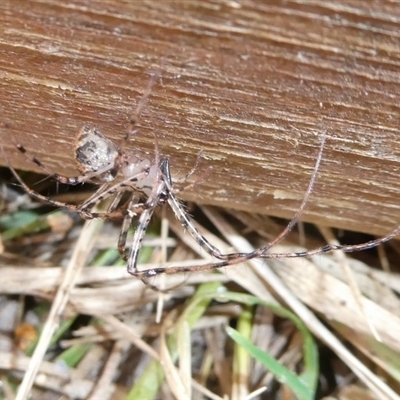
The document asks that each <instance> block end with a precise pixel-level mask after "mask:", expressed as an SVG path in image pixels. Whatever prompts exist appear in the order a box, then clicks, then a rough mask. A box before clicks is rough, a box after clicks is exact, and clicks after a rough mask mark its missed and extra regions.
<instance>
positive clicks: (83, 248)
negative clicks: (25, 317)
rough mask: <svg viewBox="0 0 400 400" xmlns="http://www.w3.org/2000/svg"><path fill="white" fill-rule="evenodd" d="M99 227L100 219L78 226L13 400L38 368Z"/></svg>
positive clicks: (20, 398)
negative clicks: (74, 239)
mask: <svg viewBox="0 0 400 400" xmlns="http://www.w3.org/2000/svg"><path fill="white" fill-rule="evenodd" d="M102 226H103V221H102V220H95V221H87V222H86V223H85V225H84V227H83V229H82V232H81V234H80V237H79V240H78V241H77V243H76V245H75V248H74V251H73V253H72V256H71V259H70V262H69V264H68V266H67V268H66V270H65V274H64V276H63V280H62V282H61V284H60V286H59V288H58V290H57V293H56V296H55V298H54V301H53V304H52V307H51V309H50V313H49V316H48V318H47V321H46V323H45V325H44V327H43V331H42V334H41V336H40V339H39V341H38V343H37V346H36V348H35V351H34V353H33V356H32V358H31V361H30V362H29V366H28V369H27V371H26V373H25V376H24V378H23V380H22V383H21V386H20V387H19V389H18V393H17V396H16V400H25V399H27V398H28V397H29V393H30V390H31V388H32V385H33V383H34V381H35V377H36V375H37V373H38V371H39V367H40V363H41V362H42V360H43V357H44V355H45V353H46V351H47V349H48V347H49V344H50V342H51V338H52V336H53V334H54V332H55V330H56V328H57V326H58V324H59V319H60V317H61V315H62V313H63V312H64V310H65V306H66V304H67V302H68V299H69V297H70V295H71V290H72V288H73V286H74V284H75V282H76V280H77V277H78V276H79V274H80V271H81V270H82V268H83V267H84V266H85V264H86V261H87V257H88V255H89V253H90V251H91V249H92V248H93V245H94V242H95V240H96V236H97V233H98V232H99V230H100V228H101V227H102Z"/></svg>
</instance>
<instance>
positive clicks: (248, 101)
mask: <svg viewBox="0 0 400 400" xmlns="http://www.w3.org/2000/svg"><path fill="white" fill-rule="evenodd" d="M0 30H1V35H0V85H1V87H0V107H1V130H0V137H1V143H2V145H3V148H4V150H5V152H6V154H7V156H8V157H9V159H10V161H11V162H12V164H13V165H14V166H15V167H16V168H26V169H32V170H33V169H37V168H35V166H34V165H32V164H30V163H28V162H27V161H26V160H25V159H24V158H23V157H21V155H19V154H17V152H16V150H15V148H14V147H13V139H12V138H15V140H17V141H19V142H21V143H23V144H24V146H25V147H27V148H28V149H31V150H32V151H34V152H35V154H36V155H37V156H38V157H39V158H40V159H41V160H42V161H43V162H46V163H47V164H48V165H49V166H50V167H51V168H54V170H55V171H57V172H59V173H66V174H70V175H74V174H75V170H74V167H73V156H72V153H73V141H74V136H75V135H76V133H77V132H78V131H79V129H80V127H81V126H82V124H83V123H84V122H90V123H92V124H95V125H96V126H97V127H98V128H100V129H101V130H102V131H103V132H104V133H105V134H106V135H108V136H109V137H110V138H112V139H115V140H119V139H120V138H121V137H122V135H123V134H124V133H125V132H126V131H127V129H129V117H130V115H131V114H132V112H133V110H134V109H135V106H136V104H137V103H138V101H139V100H140V98H141V95H142V93H143V92H144V91H145V88H146V86H147V83H148V81H149V77H150V76H151V74H152V73H154V72H156V73H159V74H160V78H159V79H158V80H157V82H156V84H155V85H154V87H153V89H152V93H151V96H150V98H149V101H148V104H147V105H146V106H145V108H144V110H143V112H142V116H141V119H140V124H139V125H140V131H139V133H138V134H137V135H136V136H135V138H134V141H132V146H131V147H132V150H133V151H136V150H137V151H139V150H140V151H143V152H147V153H148V155H149V157H152V156H153V153H154V144H153V143H154V136H153V135H154V134H155V135H156V136H157V139H158V142H159V145H160V148H161V150H162V152H163V153H164V154H169V155H170V156H171V163H172V169H173V172H175V173H177V172H181V173H183V172H185V171H186V170H187V169H189V168H191V165H192V164H193V162H194V160H195V158H196V154H197V152H198V151H199V150H200V149H204V158H205V160H204V162H203V163H202V166H201V169H206V168H207V167H208V166H210V165H212V166H213V168H214V169H213V172H212V173H211V174H210V175H209V176H208V177H207V178H206V179H205V180H204V181H203V182H201V183H200V184H199V185H197V186H195V187H194V188H193V189H192V190H191V191H188V192H186V193H182V197H183V198H185V199H190V200H195V201H197V202H201V203H208V204H216V205H220V206H223V207H234V208H237V209H244V210H251V211H256V212H261V213H269V214H272V215H278V216H284V217H290V216H292V215H293V212H294V210H295V209H296V208H297V207H298V205H299V203H300V202H301V199H302V196H303V193H304V191H305V189H306V187H307V184H308V179H309V177H310V175H311V172H312V169H313V165H314V160H315V157H316V154H317V152H318V146H319V143H320V140H321V135H322V134H323V133H325V134H326V136H327V142H326V148H325V153H324V160H323V163H322V166H321V169H320V172H319V175H318V182H317V185H316V187H315V192H314V194H313V196H312V198H311V200H310V205H309V207H308V209H307V211H306V213H305V215H304V216H303V219H304V220H307V221H313V222H317V223H321V224H324V225H329V226H337V227H343V228H349V229H356V230H361V231H366V232H372V233H378V234H382V233H385V232H387V231H389V230H391V229H392V227H394V226H395V225H397V224H399V223H400V202H399V198H400V196H399V193H400V183H399V180H398V171H399V169H400V144H399V133H398V128H399V126H400V124H399V122H400V109H399V93H400V8H399V7H398V6H397V5H396V4H395V3H393V2H389V1H388V2H385V1H382V2H375V3H373V2H360V1H356V0H354V1H351V0H348V1H339V0H337V1H330V2H325V1H322V0H321V1H283V0H282V1H273V2H261V1H256V0H254V1H250V0H249V1H237V2H236V1H222V0H218V1H217V0H215V1H207V2H205V1H197V0H196V1H195V0H192V1H190V2H189V1H182V2H169V1H165V2H164V1H163V2H158V1H131V2H123V1H118V0H95V1H90V2H87V1H82V0H80V1H78V0H75V1H68V2H57V1H51V0H42V1H15V0H9V1H2V2H1V3H0ZM2 162H3V163H4V160H2ZM199 173H200V174H201V170H200V171H199Z"/></svg>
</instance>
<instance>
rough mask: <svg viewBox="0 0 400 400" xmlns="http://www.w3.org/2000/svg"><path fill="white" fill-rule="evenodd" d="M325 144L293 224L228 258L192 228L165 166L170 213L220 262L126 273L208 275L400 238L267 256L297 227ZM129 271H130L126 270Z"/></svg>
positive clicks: (146, 276)
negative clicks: (234, 267) (257, 262)
mask: <svg viewBox="0 0 400 400" xmlns="http://www.w3.org/2000/svg"><path fill="white" fill-rule="evenodd" d="M324 144H325V137H323V139H322V141H321V146H320V150H319V153H318V157H317V160H316V163H315V167H314V170H313V174H312V176H311V179H310V182H309V185H308V188H307V191H306V193H305V196H304V198H303V201H302V203H301V205H300V207H299V209H298V210H297V212H296V213H295V215H294V217H293V218H292V220H291V221H290V222H289V223H288V225H287V226H286V228H285V229H284V230H283V231H282V232H281V233H280V234H279V235H278V236H277V237H276V238H275V239H274V240H272V241H271V242H270V243H268V244H266V245H265V246H262V247H260V248H258V249H256V250H254V251H252V252H250V253H230V254H222V253H221V252H220V251H219V250H218V249H217V248H216V247H215V246H213V245H212V244H211V243H210V242H209V241H208V240H207V239H206V238H204V237H203V236H202V235H201V234H200V233H199V231H198V230H197V229H196V227H195V226H194V225H193V223H192V222H191V220H190V219H189V217H188V215H187V213H186V212H185V210H184V208H183V207H182V205H181V204H180V202H179V200H178V199H177V198H176V196H175V194H174V188H173V186H172V180H171V178H170V172H169V164H166V165H165V166H164V168H161V169H162V173H163V177H164V182H163V183H164V187H165V190H166V193H167V201H168V204H169V205H170V207H171V208H172V210H173V211H174V213H175V216H176V217H177V218H178V219H179V221H180V222H181V224H182V226H183V227H184V228H185V229H186V230H187V231H188V232H189V233H190V234H191V236H192V237H193V238H194V239H195V240H196V241H197V243H198V244H199V245H200V246H201V247H202V248H203V249H204V250H205V251H207V252H208V253H209V254H210V255H212V256H213V257H215V258H217V259H219V260H221V261H217V262H209V263H206V264H203V265H189V266H184V267H176V266H168V267H159V268H152V269H148V270H143V271H139V270H137V269H136V267H134V268H131V269H130V270H129V272H130V273H131V274H132V275H134V276H136V277H138V278H140V279H142V280H143V281H145V282H146V281H147V280H148V279H149V278H151V277H154V276H157V275H159V274H167V275H173V274H177V273H190V272H200V271H209V270H214V269H219V268H223V267H227V266H230V265H235V264H239V263H243V262H246V261H248V260H251V259H254V258H260V259H268V258H273V259H276V258H296V257H311V256H314V255H317V254H323V253H327V252H331V251H335V250H341V251H344V252H355V251H361V250H367V249H370V248H373V247H376V246H378V245H380V244H383V243H385V242H387V241H389V240H391V239H393V238H394V237H396V236H398V235H399V234H400V226H398V227H396V228H395V229H394V230H393V231H392V232H390V233H389V234H387V235H386V236H383V237H381V238H378V239H375V240H371V241H368V242H365V243H361V244H356V245H325V246H322V247H318V248H316V249H312V250H309V251H303V252H292V253H269V250H270V249H271V248H272V247H273V246H275V245H276V244H277V243H278V242H280V241H281V240H282V239H283V238H285V237H286V236H287V235H288V234H289V232H290V231H291V230H292V229H293V227H294V226H295V225H296V223H297V222H298V221H299V218H300V216H301V214H302V212H303V210H304V208H305V206H306V204H307V202H308V199H309V197H310V195H311V193H312V190H313V187H314V184H315V180H316V176H317V172H318V169H319V165H320V163H321V159H322V152H323V147H324ZM141 218H145V216H144V215H143V214H142V215H141ZM131 266H134V264H131ZM128 268H129V267H128Z"/></svg>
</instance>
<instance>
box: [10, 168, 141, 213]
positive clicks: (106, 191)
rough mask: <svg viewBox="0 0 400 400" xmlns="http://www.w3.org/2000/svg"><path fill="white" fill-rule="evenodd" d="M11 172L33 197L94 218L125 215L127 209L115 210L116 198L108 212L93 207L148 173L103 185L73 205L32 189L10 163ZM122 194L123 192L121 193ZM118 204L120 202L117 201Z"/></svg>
mask: <svg viewBox="0 0 400 400" xmlns="http://www.w3.org/2000/svg"><path fill="white" fill-rule="evenodd" d="M9 168H10V171H11V173H12V174H13V175H14V177H15V179H16V180H17V181H18V183H19V184H20V185H21V187H22V188H23V189H24V191H25V192H26V193H27V194H28V195H29V196H31V197H32V198H34V199H36V200H38V201H40V202H42V203H45V204H50V205H52V206H54V207H60V208H65V209H67V210H69V211H73V212H76V213H78V214H79V215H80V217H82V218H83V219H94V218H107V219H120V218H122V217H124V216H125V210H115V207H116V205H113V204H114V202H115V201H116V199H114V200H113V203H112V205H111V206H110V207H109V209H108V210H107V211H106V212H91V209H92V208H93V207H94V206H95V205H96V204H98V203H99V202H101V201H103V200H105V199H107V198H108V197H110V196H111V195H113V194H114V193H116V192H117V191H118V190H120V188H121V187H123V188H126V187H128V186H129V182H134V181H137V180H138V179H140V178H143V177H145V176H146V175H147V171H143V172H141V173H138V174H137V175H136V176H134V177H130V178H126V179H124V180H123V181H121V182H119V183H117V184H114V185H112V186H110V187H108V188H107V187H106V186H107V185H106V184H105V185H102V186H101V187H100V188H99V189H98V190H97V191H96V192H95V194H94V195H93V196H91V197H90V199H89V200H86V201H85V202H83V203H82V204H78V205H73V204H68V203H64V202H61V201H57V200H53V199H50V198H49V197H46V196H43V195H41V194H40V193H38V192H36V191H34V190H32V189H31V188H30V187H29V186H28V185H27V184H26V183H25V182H24V181H23V180H22V179H21V177H20V176H19V175H18V173H17V171H15V169H14V168H13V167H12V166H11V165H9ZM121 196H122V193H121ZM120 199H121V197H119V196H118V202H119V201H120ZM117 204H118V203H117Z"/></svg>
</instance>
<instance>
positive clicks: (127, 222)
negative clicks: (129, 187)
mask: <svg viewBox="0 0 400 400" xmlns="http://www.w3.org/2000/svg"><path fill="white" fill-rule="evenodd" d="M137 202H138V196H137V195H136V194H132V196H131V198H130V199H129V201H128V205H127V208H126V214H125V217H124V219H123V221H122V226H121V232H120V234H119V237H118V252H119V254H120V256H121V258H122V259H123V260H124V261H128V257H129V254H128V253H127V252H126V238H127V236H128V230H129V227H130V226H131V224H132V219H133V218H134V217H135V216H136V215H137V214H136V212H134V211H133V210H132V209H134V208H135V206H137V205H138V204H137Z"/></svg>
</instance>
